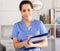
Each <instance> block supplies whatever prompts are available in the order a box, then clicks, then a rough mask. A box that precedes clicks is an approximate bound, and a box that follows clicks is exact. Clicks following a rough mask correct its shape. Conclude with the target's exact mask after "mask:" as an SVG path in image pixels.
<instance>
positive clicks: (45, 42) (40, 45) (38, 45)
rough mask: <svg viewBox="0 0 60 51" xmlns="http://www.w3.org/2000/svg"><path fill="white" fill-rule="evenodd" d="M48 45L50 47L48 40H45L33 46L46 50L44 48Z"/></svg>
mask: <svg viewBox="0 0 60 51" xmlns="http://www.w3.org/2000/svg"><path fill="white" fill-rule="evenodd" d="M47 45H48V41H47V38H44V39H43V41H42V42H39V43H36V44H34V45H33V46H34V47H39V48H44V47H47Z"/></svg>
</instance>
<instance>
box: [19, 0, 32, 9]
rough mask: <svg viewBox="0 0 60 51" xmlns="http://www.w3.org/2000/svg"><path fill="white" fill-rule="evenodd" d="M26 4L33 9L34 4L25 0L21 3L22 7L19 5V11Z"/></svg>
mask: <svg viewBox="0 0 60 51" xmlns="http://www.w3.org/2000/svg"><path fill="white" fill-rule="evenodd" d="M24 4H29V5H30V6H31V8H32V9H33V4H32V2H31V1H29V0H25V1H22V2H21V3H20V5H19V10H21V9H22V6H23V5H24Z"/></svg>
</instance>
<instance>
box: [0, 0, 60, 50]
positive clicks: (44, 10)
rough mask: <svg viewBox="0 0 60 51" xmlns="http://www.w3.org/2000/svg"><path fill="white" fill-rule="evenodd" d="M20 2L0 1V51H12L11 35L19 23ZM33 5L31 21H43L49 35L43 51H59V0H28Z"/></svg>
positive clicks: (18, 0)
mask: <svg viewBox="0 0 60 51" xmlns="http://www.w3.org/2000/svg"><path fill="white" fill-rule="evenodd" d="M21 1H22V0H0V51H14V50H15V49H14V47H13V43H12V39H11V33H12V28H13V25H14V23H16V22H18V21H20V20H21V19H22V18H21V14H20V11H19V3H20V2H21ZM30 1H31V2H32V3H33V4H34V10H33V15H32V17H33V19H37V20H41V21H43V23H44V25H45V26H46V29H47V30H48V32H49V34H48V36H47V38H48V47H47V48H43V51H60V40H59V39H60V0H30Z"/></svg>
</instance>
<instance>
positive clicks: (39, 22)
mask: <svg viewBox="0 0 60 51" xmlns="http://www.w3.org/2000/svg"><path fill="white" fill-rule="evenodd" d="M33 22H34V23H37V24H41V23H43V22H42V21H41V20H34V21H33Z"/></svg>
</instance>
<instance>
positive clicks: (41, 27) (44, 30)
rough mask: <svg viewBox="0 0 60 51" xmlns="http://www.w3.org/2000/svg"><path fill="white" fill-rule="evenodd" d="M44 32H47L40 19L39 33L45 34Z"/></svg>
mask: <svg viewBox="0 0 60 51" xmlns="http://www.w3.org/2000/svg"><path fill="white" fill-rule="evenodd" d="M45 33H48V31H47V29H46V27H45V25H44V24H43V22H42V21H41V22H40V34H45Z"/></svg>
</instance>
